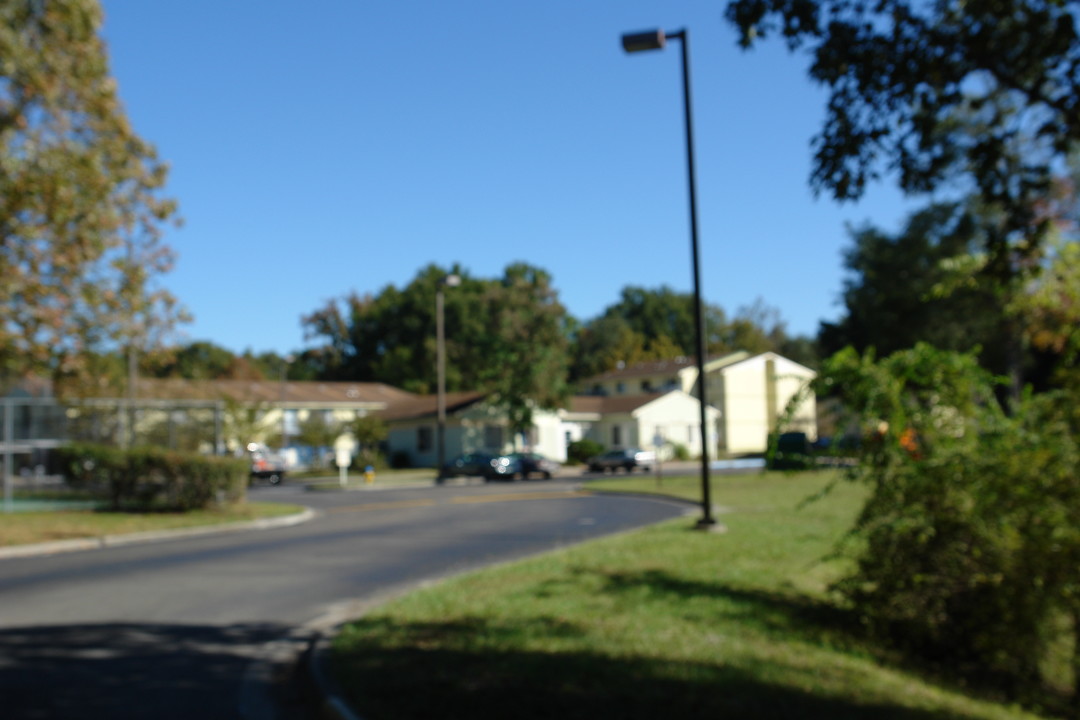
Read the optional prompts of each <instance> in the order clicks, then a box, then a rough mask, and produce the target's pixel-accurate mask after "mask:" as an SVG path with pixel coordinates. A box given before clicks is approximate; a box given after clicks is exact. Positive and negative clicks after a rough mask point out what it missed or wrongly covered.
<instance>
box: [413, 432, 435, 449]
mask: <svg viewBox="0 0 1080 720" xmlns="http://www.w3.org/2000/svg"><path fill="white" fill-rule="evenodd" d="M432 435H433V433H432V432H431V427H429V426H427V425H425V426H424V427H420V428H416V449H417V450H418V451H420V452H430V451H431V446H432V441H431V440H432Z"/></svg>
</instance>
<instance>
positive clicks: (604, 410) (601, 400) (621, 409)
mask: <svg viewBox="0 0 1080 720" xmlns="http://www.w3.org/2000/svg"><path fill="white" fill-rule="evenodd" d="M665 394H666V393H645V394H643V395H575V396H574V397H572V398H570V407H569V410H570V412H572V413H601V414H608V413H612V414H619V413H632V412H634V411H635V410H637V409H638V408H639V407H642V406H643V405H648V404H649V403H651V402H652V401H653V400H656V399H657V398H659V397H663V396H664V395H665Z"/></svg>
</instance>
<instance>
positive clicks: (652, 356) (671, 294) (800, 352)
mask: <svg viewBox="0 0 1080 720" xmlns="http://www.w3.org/2000/svg"><path fill="white" fill-rule="evenodd" d="M704 313H705V317H704V322H705V339H706V343H705V345H706V348H707V352H708V353H709V355H710V356H714V355H721V354H725V353H729V352H734V351H736V350H747V351H749V352H753V353H759V352H766V351H769V350H772V351H776V352H780V353H782V354H785V355H788V356H789V357H791V358H792V359H793V360H795V361H796V362H801V363H804V364H808V365H811V366H813V365H815V364H816V353H815V351H814V348H813V343H812V341H811V340H810V339H809V338H798V337H791V336H789V335H788V334H787V330H786V328H785V326H784V323H783V321H782V320H781V319H780V313H779V311H777V310H776V309H775V308H773V307H770V306H769V305H767V304H766V303H765V302H764V301H763V300H761V299H760V298H759V299H758V300H756V301H755V302H754V303H753V304H751V305H749V306H746V307H742V308H740V309H739V310H738V312H737V313H736V314H735V315H734V317H732V318H731V319H730V320H728V318H727V315H726V314H725V313H724V311H723V309H721V308H719V307H717V306H715V305H708V304H706V306H705V308H704ZM696 347H697V341H696V334H695V330H694V296H693V295H692V294H691V293H678V292H675V291H674V290H672V289H671V288H669V287H666V286H661V287H660V288H659V289H656V290H651V289H648V288H642V287H634V286H630V287H626V288H623V291H622V293H621V296H620V299H619V301H618V302H616V303H614V304H612V305H609V306H608V307H607V308H606V309H605V310H604V312H603V313H602V314H601V315H600V316H599V317H597V318H595V319H594V320H591V321H589V322H587V323H585V324H584V325H583V326H581V327H580V328H578V329H577V331H576V332H575V333H574V343H573V349H572V362H571V374H570V376H571V378H573V379H574V380H575V381H576V380H581V379H583V378H587V377H590V376H592V375H597V374H599V373H602V372H607V371H609V370H613V369H615V368H616V367H618V366H619V363H622V364H623V365H634V364H636V363H641V362H649V361H654V360H671V359H673V358H676V357H692V356H693V355H694V354H695V351H694V349H695V348H696Z"/></svg>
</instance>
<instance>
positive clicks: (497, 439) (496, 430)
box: [484, 425, 503, 450]
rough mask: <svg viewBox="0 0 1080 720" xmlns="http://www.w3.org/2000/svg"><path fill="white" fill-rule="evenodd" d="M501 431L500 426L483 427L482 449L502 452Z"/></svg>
mask: <svg viewBox="0 0 1080 720" xmlns="http://www.w3.org/2000/svg"><path fill="white" fill-rule="evenodd" d="M502 446H503V429H502V426H501V425H485V426H484V447H486V448H491V449H493V450H502Z"/></svg>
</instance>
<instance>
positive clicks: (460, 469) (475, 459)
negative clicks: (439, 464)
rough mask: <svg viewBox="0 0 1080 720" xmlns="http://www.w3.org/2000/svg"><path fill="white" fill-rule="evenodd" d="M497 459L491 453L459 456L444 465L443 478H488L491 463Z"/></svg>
mask: <svg viewBox="0 0 1080 720" xmlns="http://www.w3.org/2000/svg"><path fill="white" fill-rule="evenodd" d="M494 459H495V456H494V455H491V454H490V453H467V454H465V455H459V456H458V457H456V458H454V459H453V460H451V461H450V462H448V463H446V464H445V465H443V477H448V478H449V477H458V476H459V475H480V476H483V477H487V476H488V475H490V474H491V461H492V460H494Z"/></svg>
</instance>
